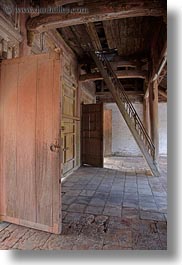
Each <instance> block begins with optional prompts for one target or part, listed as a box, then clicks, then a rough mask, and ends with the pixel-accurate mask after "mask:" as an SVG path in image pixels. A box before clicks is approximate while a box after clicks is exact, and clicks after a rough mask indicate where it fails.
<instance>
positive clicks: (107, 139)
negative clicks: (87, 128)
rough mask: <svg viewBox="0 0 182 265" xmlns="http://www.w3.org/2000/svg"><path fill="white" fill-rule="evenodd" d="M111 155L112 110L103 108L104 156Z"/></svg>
mask: <svg viewBox="0 0 182 265" xmlns="http://www.w3.org/2000/svg"><path fill="white" fill-rule="evenodd" d="M109 155H112V110H110V109H105V110H104V156H109Z"/></svg>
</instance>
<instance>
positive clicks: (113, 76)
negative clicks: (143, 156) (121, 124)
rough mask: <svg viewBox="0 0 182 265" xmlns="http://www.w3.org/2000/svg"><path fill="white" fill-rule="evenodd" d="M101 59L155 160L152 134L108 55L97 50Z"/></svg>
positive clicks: (117, 93)
mask: <svg viewBox="0 0 182 265" xmlns="http://www.w3.org/2000/svg"><path fill="white" fill-rule="evenodd" d="M95 53H96V55H97V57H98V59H99V61H101V62H102V64H103V66H104V68H105V70H106V72H107V74H108V76H109V77H110V79H111V81H112V82H113V84H114V87H115V89H116V95H117V96H118V97H119V98H120V99H121V101H122V103H123V106H124V109H125V111H126V112H127V114H128V115H129V117H130V119H131V120H132V121H133V123H134V125H135V129H136V130H137V132H138V134H139V136H140V138H141V140H142V141H143V143H144V145H145V146H146V148H147V150H148V153H149V154H150V155H151V156H152V158H153V160H155V146H154V144H153V143H152V140H151V138H150V136H149V135H148V133H147V131H146V129H145V127H144V126H143V123H142V121H141V119H140V117H139V116H138V114H137V112H136V110H135V108H134V107H133V104H132V103H131V101H130V99H129V98H128V95H127V94H126V91H125V89H124V87H123V85H122V84H121V82H120V81H119V79H118V78H117V76H116V74H115V72H114V71H113V69H112V67H111V65H110V63H109V61H108V60H107V58H106V56H105V55H104V54H103V53H101V52H95Z"/></svg>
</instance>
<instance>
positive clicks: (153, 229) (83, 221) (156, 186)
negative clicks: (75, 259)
mask: <svg viewBox="0 0 182 265" xmlns="http://www.w3.org/2000/svg"><path fill="white" fill-rule="evenodd" d="M120 159H121V158H120ZM129 159H130V167H131V170H129V165H128V164H127V165H126V163H128V162H126V163H125V162H124V161H125V160H126V161H128V160H127V158H122V159H121V160H122V165H121V164H120V166H119V162H118V161H119V159H118V158H116V157H112V158H107V159H106V160H107V161H106V163H105V166H106V167H107V168H93V167H82V168H80V169H78V170H77V171H75V172H74V173H73V174H72V175H70V176H69V177H67V178H66V179H65V180H64V182H63V184H62V203H63V205H62V219H63V227H62V234H61V235H54V234H50V233H46V232H41V231H38V230H34V229H29V228H26V227H21V226H17V225H13V224H6V223H2V224H0V249H20V250H61V249H63V250H91V249H92V250H142V249H146V250H166V249H167V159H166V158H160V170H161V176H160V177H152V176H150V175H148V174H147V169H146V168H145V167H143V165H144V161H143V159H142V158H139V157H135V158H129ZM133 164H137V165H138V166H139V165H141V169H142V170H141V171H139V169H140V168H139V167H137V170H134V166H133ZM109 165H111V166H112V169H111V168H109ZM123 167H125V168H127V167H128V170H125V171H122V170H123ZM143 170H144V171H145V173H142V171H143Z"/></svg>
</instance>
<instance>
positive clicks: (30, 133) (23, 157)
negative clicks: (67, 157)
mask: <svg viewBox="0 0 182 265" xmlns="http://www.w3.org/2000/svg"><path fill="white" fill-rule="evenodd" d="M60 68H61V67H60V55H59V54H56V53H50V54H42V55H33V56H27V57H22V58H16V59H11V60H5V61H3V62H2V63H1V80H0V219H1V220H3V221H8V222H11V223H15V224H19V225H24V226H28V227H31V228H36V229H40V230H44V231H48V232H52V233H60V231H61V216H60V213H61V200H60V194H61V190H60V189H61V184H60V171H61V170H60V153H59V144H60V143H59V139H60V137H59V124H60Z"/></svg>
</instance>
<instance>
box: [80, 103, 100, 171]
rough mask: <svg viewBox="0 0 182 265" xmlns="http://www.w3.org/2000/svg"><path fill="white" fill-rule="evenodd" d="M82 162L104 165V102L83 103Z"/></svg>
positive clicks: (97, 165) (98, 165)
mask: <svg viewBox="0 0 182 265" xmlns="http://www.w3.org/2000/svg"><path fill="white" fill-rule="evenodd" d="M81 136H82V148H81V149H82V164H83V165H84V164H87V165H90V166H94V167H103V161H104V155H103V104H100V103H99V104H86V105H82V132H81Z"/></svg>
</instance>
